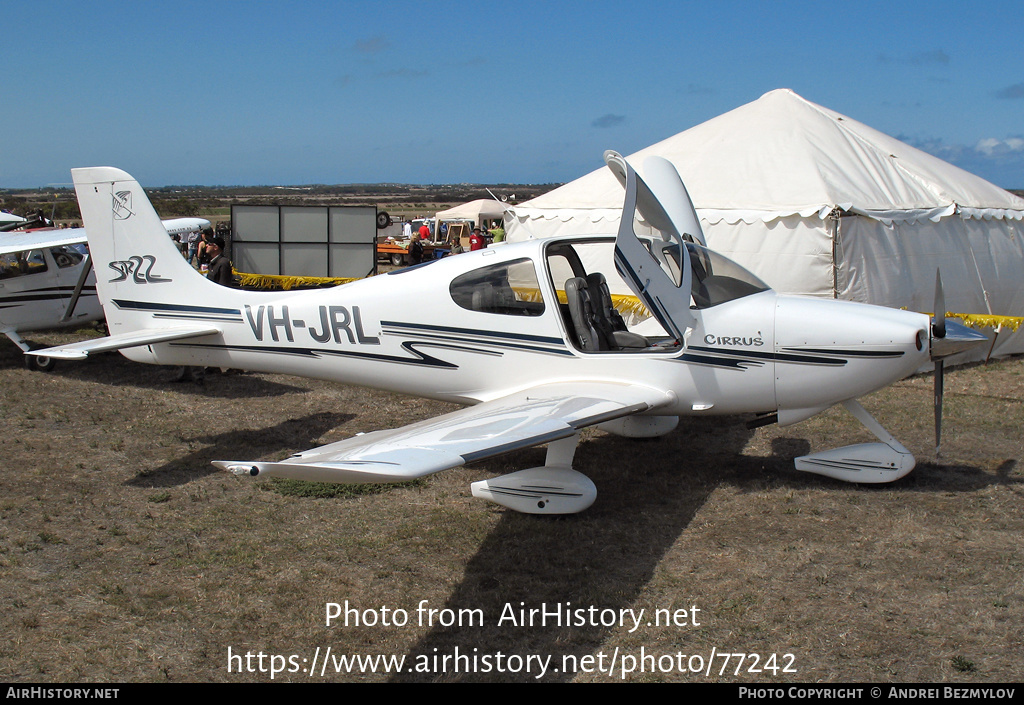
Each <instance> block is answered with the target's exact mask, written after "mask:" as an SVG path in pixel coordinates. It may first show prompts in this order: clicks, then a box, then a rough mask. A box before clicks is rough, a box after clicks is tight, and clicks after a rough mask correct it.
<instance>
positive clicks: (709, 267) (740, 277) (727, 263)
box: [686, 242, 769, 308]
mask: <svg viewBox="0 0 1024 705" xmlns="http://www.w3.org/2000/svg"><path fill="white" fill-rule="evenodd" d="M686 249H688V250H689V251H690V266H691V267H692V268H693V282H692V284H691V286H690V294H691V296H692V302H693V306H694V307H695V308H711V307H712V306H717V305H718V304H724V303H726V302H727V301H734V300H736V299H740V298H743V297H744V296H749V295H750V294H756V293H758V292H759V291H767V290H768V288H769V287H768V285H767V284H765V283H764V282H763V281H761V280H760V279H758V278H757V277H755V276H754V275H753V274H751V273H750V272H748V271H747V270H746V269H744V268H743V267H741V266H740V265H738V264H736V263H735V262H733V261H732V260H731V259H729V258H728V257H724V256H723V255H720V254H718V253H717V252H715V251H714V250H709V249H707V248H706V247H702V246H700V245H698V244H696V243H692V242H688V243H686Z"/></svg>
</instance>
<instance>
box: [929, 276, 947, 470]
mask: <svg viewBox="0 0 1024 705" xmlns="http://www.w3.org/2000/svg"><path fill="white" fill-rule="evenodd" d="M933 310H934V311H935V317H934V318H933V319H932V339H933V340H942V339H943V338H945V337H946V297H945V296H944V295H943V293H942V272H941V271H940V270H938V269H936V270H935V308H934V309H933ZM933 347H934V346H933ZM944 366H945V361H944V360H943V358H941V357H937V358H935V395H934V398H935V459H936V460H938V459H939V455H940V453H941V447H942V391H943V373H944Z"/></svg>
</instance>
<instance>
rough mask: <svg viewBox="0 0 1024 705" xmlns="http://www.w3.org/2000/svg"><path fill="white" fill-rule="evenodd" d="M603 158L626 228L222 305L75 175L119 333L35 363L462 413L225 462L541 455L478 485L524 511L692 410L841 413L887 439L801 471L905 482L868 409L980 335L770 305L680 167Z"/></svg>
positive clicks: (258, 468) (824, 457) (222, 297)
mask: <svg viewBox="0 0 1024 705" xmlns="http://www.w3.org/2000/svg"><path fill="white" fill-rule="evenodd" d="M605 160H606V162H607V164H608V167H609V168H610V169H611V170H612V171H613V172H614V173H615V175H616V176H617V177H618V179H619V180H620V182H622V184H623V185H624V187H625V202H624V206H623V215H622V219H621V225H620V227H619V232H618V233H617V234H611V235H609V236H607V237H600V236H596V237H595V236H586V237H566V238H551V239H543V240H532V241H527V242H522V243H515V244H509V245H506V246H503V247H496V248H490V249H484V250H479V251H476V252H467V253H464V254H459V255H455V256H451V257H447V258H445V259H442V260H438V261H435V262H431V263H428V264H423V265H418V266H415V267H410V268H407V269H402V270H398V271H395V272H391V273H389V274H386V275H381V276H377V277H373V278H370V279H364V280H361V281H357V282H352V283H350V284H346V285H343V286H338V287H336V288H333V289H329V290H322V289H321V290H310V291H295V292H284V293H281V292H250V291H241V290H238V289H228V288H217V289H216V290H214V289H213V288H212V287H216V286H217V284H214V283H212V282H208V281H206V280H204V279H203V278H202V276H201V275H200V274H198V273H196V272H195V271H194V270H193V269H192V268H191V267H189V266H188V265H187V264H186V263H185V261H184V260H183V259H182V257H181V255H180V254H179V253H178V252H177V250H176V249H175V248H174V246H173V245H172V243H171V242H170V240H169V239H168V238H167V235H166V232H165V231H164V229H163V228H162V227H161V225H160V221H159V219H158V218H157V215H156V213H155V212H154V211H153V209H152V207H151V206H150V205H149V203H148V201H147V200H146V197H145V195H144V193H143V190H142V188H141V187H140V186H139V184H138V183H137V182H136V181H135V180H134V179H133V178H132V177H131V176H129V175H128V174H126V173H125V172H123V171H120V170H118V169H114V168H109V167H97V168H88V169H76V170H74V171H73V172H72V174H73V177H74V182H75V189H76V191H77V194H78V200H79V205H80V207H81V210H82V215H83V218H84V219H85V225H86V229H87V232H88V235H89V245H90V248H91V251H92V253H93V256H94V258H95V260H96V262H97V263H98V264H97V271H100V272H102V276H99V277H98V279H97V283H96V288H97V290H98V292H99V296H100V298H101V300H102V302H103V306H104V309H105V311H106V315H107V322H108V325H109V328H110V333H111V335H110V336H109V337H108V338H101V339H98V340H92V341H87V342H85V343H78V344H72V345H68V346H64V347H57V348H51V349H49V350H46V351H42V352H41V354H44V355H50V356H53V357H57V358H69V359H75V358H83V357H85V356H86V355H88V354H89V353H90V352H97V351H106V350H115V349H117V350H121V352H122V354H124V355H125V356H126V357H128V358H130V359H132V360H137V361H140V362H148V363H154V364H161V365H211V366H218V367H231V368H241V369H248V370H254V371H263V372H274V373H285V374H294V375H301V376H304V377H311V378H317V379H327V380H334V381H337V382H343V383H348V384H357V385H362V386H370V387H375V388H380V389H386V390H390V391H394V392H401V393H405V394H411V395H416V396H421V397H427V398H431V399H440V400H445V401H450V402H458V403H461V404H465V405H466V408H463V409H461V410H459V411H455V412H452V413H449V414H445V415H443V416H439V417H437V418H434V419H430V420H428V421H423V422H420V423H415V424H411V425H409V426H405V427H403V428H398V429H392V430H382V431H376V432H373V433H367V434H364V435H357V436H355V437H352V438H349V439H347V440H344V441H340V442H337V443H331V444H329V445H325V446H322V447H320V448H314V449H312V450H308V451H305V452H301V453H297V454H295V455H293V456H292V457H290V458H286V459H284V460H279V461H259V460H257V461H236V460H227V461H218V462H216V463H215V465H217V466H218V467H220V468H222V469H225V470H228V471H231V472H233V473H236V474H239V475H269V476H277V477H290V478H296V479H301V480H314V481H328V482H343V483H361V482H398V481H405V480H409V479H412V478H416V477H421V476H424V475H428V474H430V473H434V472H438V471H440V470H445V469H447V468H452V467H456V466H459V465H462V464H463V463H467V462H471V461H474V460H478V459H481V458H486V457H489V456H493V455H496V454H499V453H502V452H505V451H509V450H514V449H517V448H523V447H527V446H533V445H538V444H548V449H547V455H546V460H545V464H544V466H542V467H537V468H530V469H526V470H521V471H519V472H515V473H511V474H508V475H503V476H501V477H496V478H493V479H489V480H481V481H479V482H475V483H473V488H472V491H473V494H474V495H476V496H478V497H484V498H486V499H490V500H492V501H495V502H497V503H499V504H502V505H504V506H507V507H510V508H512V509H515V510H518V511H522V512H530V513H552V514H558V513H571V512H578V511H582V510H584V509H586V508H587V507H589V506H590V505H591V504H592V503H593V501H594V499H595V497H596V489H595V487H594V484H593V483H592V482H591V480H590V479H589V478H587V477H586V476H585V475H583V474H581V473H579V472H577V471H576V470H574V469H573V468H572V460H573V456H574V454H575V449H576V444H577V442H578V440H579V435H580V431H581V430H582V429H583V428H585V427H587V426H599V427H601V428H602V429H605V430H607V431H609V432H612V433H616V434H620V435H624V436H635V437H643V436H657V435H663V434H666V433H668V432H670V431H671V430H672V429H674V428H675V426H676V425H677V423H678V419H679V417H680V416H690V415H708V414H741V413H754V414H757V415H758V416H757V417H756V422H755V423H771V422H777V423H779V424H791V423H795V422H797V421H800V420H802V419H806V418H808V417H810V416H812V415H814V414H816V413H818V412H820V411H823V410H824V409H827V408H829V407H831V406H833V405H835V404H837V403H842V404H844V405H845V406H846V407H847V408H848V409H849V410H850V411H851V412H852V413H853V414H854V415H855V416H856V417H857V418H858V419H860V420H861V421H862V422H863V423H864V424H865V425H866V426H867V427H868V428H869V429H871V431H872V432H873V433H874V434H875V435H876V436H877V437H878V439H879V442H877V443H865V444H860V445H855V446H849V447H846V448H841V449H836V450H831V451H824V452H820V453H815V454H812V455H808V456H804V457H802V458H798V459H797V460H796V465H797V467H798V468H799V469H801V470H806V471H809V472H814V473H819V474H822V475H827V476H830V477H833V478H838V479H841V480H847V481H852V482H888V481H892V480H896V479H898V478H900V477H903V476H904V475H906V474H907V473H908V472H909V471H910V470H911V469H912V468H913V467H914V462H915V461H914V458H913V456H912V455H911V454H910V453H909V452H908V451H907V449H906V448H904V447H903V446H902V445H900V444H899V443H898V442H897V441H896V440H895V439H894V438H893V437H892V436H891V435H890V434H889V433H888V432H886V431H885V429H883V428H882V427H881V425H879V424H878V423H877V422H876V421H875V420H874V419H873V418H872V417H871V416H870V415H869V414H868V413H867V412H866V411H865V410H864V409H863V407H862V406H861V405H860V404H859V403H858V402H857V401H856V399H857V398H858V397H860V396H862V395H865V394H867V393H869V392H871V391H874V390H876V389H879V388H881V387H884V386H886V385H889V384H891V383H893V382H895V381H897V380H899V379H902V378H904V377H906V376H907V375H909V374H911V373H913V372H915V371H916V370H918V369H919V368H920V367H921V366H922V364H926V363H927V362H928V361H929V359H937V358H941V357H942V356H945V355H947V354H951V353H952V352H955V351H957V350H959V349H963V346H969V345H971V344H975V343H977V342H980V341H983V340H984V337H983V336H979V335H978V334H975V333H973V332H971V331H969V330H967V329H963V330H961V329H960V327H959V326H958V325H956V324H953V323H950V324H948V325H949V327H950V328H949V330H946V325H947V324H945V322H944V321H943V320H941V317H940V320H937V321H936V322H935V324H934V325H933V324H932V322H931V321H930V320H929V317H928V316H927V315H925V314H919V313H911V312H907V311H898V310H894V309H888V308H880V307H876V306H869V305H863V304H856V303H850V302H842V301H833V300H820V299H809V298H800V297H793V296H782V295H779V294H777V293H776V292H774V291H772V290H771V289H770V288H769V287H768V286H766V285H765V284H764V283H762V282H761V281H759V280H758V279H756V278H755V277H754V276H753V275H751V274H750V273H749V272H747V271H745V270H744V269H743V268H741V267H740V266H738V265H736V264H735V263H733V262H731V261H729V260H727V259H726V258H724V257H722V256H720V255H718V254H717V253H715V252H713V251H711V250H709V249H708V248H707V247H706V246H705V243H704V237H703V234H702V233H701V230H700V225H699V221H698V220H697V216H696V213H695V211H694V209H693V206H692V204H691V202H690V198H689V196H688V195H687V193H686V189H685V187H684V186H683V183H682V181H681V180H680V178H679V175H678V173H677V172H676V170H675V167H673V166H672V165H671V163H669V162H667V161H666V160H663V159H660V158H651V159H648V160H647V161H646V162H645V163H644V173H645V176H646V180H644V179H641V178H640V177H639V176H638V175H637V174H636V172H635V171H634V170H633V169H632V168H631V167H630V166H629V165H628V164H627V163H626V162H625V160H623V159H622V158H621V157H620V156H619V155H618V154H615V153H614V152H609V153H607V154H606V155H605ZM637 211H639V213H640V215H641V216H642V221H643V222H644V223H646V225H642V224H641V225H638V224H637V222H638V221H637V218H636V217H635V214H636V212H637ZM638 229H640V230H642V232H640V233H637V232H636V230H638ZM627 287H628V288H627ZM629 290H632V292H633V294H634V295H635V296H636V297H637V298H639V300H640V301H641V302H642V303H643V305H644V306H645V307H646V312H645V314H644V315H645V316H647V320H646V321H641V322H640V324H639V325H637V324H636V323H635V322H634V324H633V325H632V326H627V324H626V323H625V321H624V320H623V318H622V316H621V315H620V314H619V312H618V311H616V310H615V308H614V307H613V297H612V295H611V292H627V291H629Z"/></svg>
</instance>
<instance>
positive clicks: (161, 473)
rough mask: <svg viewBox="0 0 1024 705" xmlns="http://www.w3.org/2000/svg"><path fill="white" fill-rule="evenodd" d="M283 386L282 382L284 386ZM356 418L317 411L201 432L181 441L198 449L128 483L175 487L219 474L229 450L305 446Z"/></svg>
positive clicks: (267, 451)
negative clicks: (217, 463)
mask: <svg viewBox="0 0 1024 705" xmlns="http://www.w3.org/2000/svg"><path fill="white" fill-rule="evenodd" d="M282 386H283V385H282ZM354 418H355V415H354V414H341V413H318V414H310V415H309V416H304V417H302V418H294V419H288V420H286V421H282V422H281V423H279V424H276V425H274V426H270V427H268V428H260V429H240V430H235V431H226V432H224V433H214V434H208V433H200V434H196V435H194V436H189V437H183V438H182V439H181V440H182V441H183V442H184V443H186V444H187V445H188V446H189V447H193V446H196V449H195V450H193V451H191V452H189V453H187V454H185V455H183V456H180V457H178V458H175V459H174V460H172V461H170V462H167V463H164V464H163V465H161V466H159V467H156V468H153V469H152V470H142V471H140V472H139V474H138V475H136V476H135V477H134V478H133V479H131V480H129V481H128V483H127V484H129V485H133V486H135V487H146V488H155V487H174V486H177V485H183V484H185V483H187V482H191V481H193V480H197V479H199V478H202V477H206V476H208V475H213V474H217V473H220V472H221V471H220V470H218V469H217V468H215V467H214V466H213V465H212V464H211V463H212V462H213V461H214V460H216V459H217V458H218V457H220V455H221V454H222V453H223V452H225V450H227V451H228V452H238V453H243V452H244V453H252V454H253V455H255V456H262V455H280V454H282V453H286V452H287V451H288V450H289V449H294V448H304V447H306V446H307V445H308V444H310V443H312V442H313V441H315V440H316V439H317V438H319V437H320V436H322V435H323V434H325V433H327V432H328V431H330V430H331V429H333V428H336V427H338V426H340V425H342V424H344V423H346V422H348V421H351V420H352V419H354Z"/></svg>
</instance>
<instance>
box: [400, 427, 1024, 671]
mask: <svg viewBox="0 0 1024 705" xmlns="http://www.w3.org/2000/svg"><path fill="white" fill-rule="evenodd" d="M732 421H733V422H734V423H725V424H723V423H722V420H721V419H717V420H716V419H700V420H689V422H688V424H687V428H686V430H685V432H684V431H682V430H678V431H675V432H673V433H672V434H669V435H668V436H665V437H663V438H661V439H659V440H655V441H640V442H637V441H630V440H627V439H622V438H617V437H614V436H610V435H609V436H602V437H597V438H593V439H590V440H589V441H587V442H586V443H582V444H581V445H580V447H579V455H578V458H579V460H580V462H581V463H583V464H585V465H586V466H587V467H589V468H590V470H591V473H592V475H593V477H594V480H595V482H596V483H597V484H598V486H599V487H601V492H600V493H599V494H598V498H597V501H596V502H595V504H594V505H593V506H592V507H591V508H590V510H589V511H588V512H586V513H584V514H581V515H572V516H568V517H559V518H552V517H537V516H532V515H524V514H519V513H515V512H508V511H506V512H505V513H504V515H503V516H502V518H501V520H500V521H499V523H498V525H497V526H496V527H495V529H494V530H493V531H492V532H491V533H490V535H488V536H487V538H486V539H485V540H484V541H483V543H481V545H480V547H479V549H478V550H477V551H476V553H475V555H474V556H473V558H472V559H471V560H470V561H469V563H468V565H467V566H466V569H465V573H464V577H463V579H462V581H461V583H460V584H459V585H458V586H456V587H455V588H454V590H452V592H451V595H450V597H449V598H448V599H447V601H446V602H445V604H444V605H443V607H442V606H439V605H431V607H434V608H437V609H448V610H453V611H455V612H458V611H459V610H480V611H481V612H482V613H483V615H484V620H485V622H484V623H485V628H472V627H470V628H461V629H460V628H455V627H452V628H445V627H441V626H438V627H435V628H433V629H432V630H431V631H429V632H428V633H427V634H426V635H425V636H424V637H423V638H422V639H421V640H420V641H419V642H418V643H416V644H415V645H414V646H413V647H412V648H411V649H410V650H409V651H408V652H407V653H406V659H405V662H406V664H407V669H406V672H404V673H401V674H396V675H394V676H393V677H392V679H391V680H392V681H393V682H424V681H435V680H455V681H465V682H474V681H479V682H490V681H495V680H506V681H514V682H536V678H535V677H536V676H537V675H538V673H537V671H536V670H534V671H533V672H531V673H527V672H526V671H525V668H524V669H523V671H522V672H520V673H518V674H515V673H505V674H499V673H497V672H496V671H494V670H491V671H490V672H486V673H480V672H475V673H474V672H460V673H452V672H451V671H452V670H453V669H454V665H453V664H454V661H449V663H448V669H447V672H445V673H438V672H436V671H432V672H410V668H411V667H413V666H415V664H417V663H421V664H424V663H425V664H427V665H428V666H429V667H433V666H434V665H437V663H438V661H437V660H438V659H440V658H442V657H443V656H444V655H453V654H455V653H456V648H457V649H458V653H459V654H461V655H462V656H465V657H468V658H469V659H472V658H473V657H474V656H475V657H477V658H478V659H479V658H480V657H482V656H484V655H488V656H492V657H493V655H494V654H496V653H497V652H499V651H500V652H502V653H503V654H505V655H506V657H507V656H509V655H518V656H525V655H526V654H539V655H541V656H547V655H551V656H552V660H551V667H552V668H557V669H558V671H559V672H550V671H549V672H548V673H547V674H546V675H545V677H544V679H543V680H544V681H545V682H559V681H568V680H571V679H572V678H573V677H574V676H576V675H577V673H576V672H574V671H571V670H566V671H563V670H562V663H563V661H562V659H563V656H568V657H570V658H569V660H570V661H572V659H575V660H576V662H577V663H582V661H581V659H583V658H584V657H594V655H595V654H597V653H598V652H601V651H602V650H603V644H605V642H606V641H607V639H608V637H609V636H610V634H611V633H612V630H613V628H611V627H605V626H600V625H598V626H590V625H587V626H568V627H566V626H562V627H559V626H551V623H549V624H548V626H532V627H531V626H513V625H512V623H510V622H506V623H505V626H503V627H502V628H497V627H496V626H493V625H495V624H496V622H497V620H498V619H499V617H501V615H502V614H503V613H505V614H509V613H507V612H506V610H508V609H509V606H511V609H513V610H516V612H515V614H516V615H517V616H518V614H519V613H518V610H519V609H520V608H521V607H522V608H523V609H527V610H529V609H539V608H541V607H542V605H544V604H546V605H547V606H548V607H549V608H551V607H553V606H555V605H558V604H561V605H565V603H567V602H569V603H571V605H570V606H569V608H568V609H578V608H583V609H586V608H589V607H590V606H594V607H596V608H598V609H600V610H612V611H614V612H615V613H616V614H618V612H619V610H620V609H625V610H628V609H630V608H635V606H636V604H637V602H638V601H641V597H642V593H643V591H644V588H645V587H646V586H647V585H648V583H649V582H650V581H651V580H652V578H653V577H654V575H655V571H656V569H657V567H658V565H659V564H660V563H661V562H662V561H663V559H664V558H665V556H666V554H667V553H668V552H669V551H670V549H671V547H672V546H673V545H674V544H675V542H676V541H677V540H678V539H679V537H680V536H681V535H682V534H683V532H684V531H686V529H687V528H688V527H689V526H690V525H691V523H692V522H693V521H694V518H695V517H696V516H697V514H698V513H699V512H700V510H701V509H702V508H703V507H704V506H705V504H706V502H707V501H708V498H709V497H710V496H711V494H712V493H713V492H714V491H715V490H716V489H718V488H720V487H723V486H725V485H732V486H734V487H736V488H738V490H739V491H740V492H741V493H744V492H755V491H763V490H765V489H766V488H773V487H775V488H785V487H792V488H794V489H798V490H806V489H807V488H808V487H809V486H810V487H813V486H821V485H824V486H827V487H828V488H829V489H830V490H833V491H839V492H844V493H845V492H865V491H868V492H876V491H877V492H885V493H892V492H897V493H902V492H949V491H958V492H970V491H975V490H978V489H981V488H984V487H986V486H990V485H995V484H1008V483H1009V484H1014V485H1019V484H1022V483H1024V480H1021V479H1020V478H1009V477H1008V475H1009V473H1011V472H1012V471H1013V469H1014V468H1015V467H1016V464H1017V461H1016V460H1008V461H1006V462H1005V463H1003V465H1002V466H1001V467H1000V468H999V469H998V470H997V472H996V473H995V474H994V475H993V474H992V473H990V472H985V471H984V470H982V469H980V468H977V467H970V466H961V465H954V466H942V465H935V464H930V463H924V464H922V466H920V467H919V469H918V471H917V473H915V474H913V475H911V476H910V477H907V478H903V479H902V480H900V481H898V482H896V483H894V484H891V485H886V486H881V487H875V486H872V487H863V486H860V487H858V486H851V485H849V484H848V483H844V482H841V481H837V480H831V479H828V478H814V477H808V476H806V475H803V474H800V473H798V472H797V471H795V470H793V468H792V458H793V455H794V454H802V453H806V452H807V450H808V449H809V447H810V443H809V442H808V441H807V440H805V439H800V438H790V437H784V438H777V439H774V440H773V441H772V455H771V456H768V457H755V456H745V455H743V454H742V449H743V447H744V446H745V444H746V442H747V441H748V440H749V438H750V437H751V435H752V434H753V431H749V430H747V429H746V427H745V426H744V425H743V423H742V419H738V418H737V419H733V420H732ZM539 452H540V451H538V450H536V449H533V450H531V451H522V452H521V453H520V454H517V455H520V456H528V455H529V454H531V453H534V454H536V453H539ZM501 460H502V459H501V458H497V459H493V460H491V461H487V462H484V463H478V464H476V465H475V466H474V467H478V468H485V469H487V470H488V471H493V472H498V473H500V472H505V468H504V467H503V465H502V463H501V462H500V461H501ZM529 460H530V458H529V457H526V458H524V457H517V458H512V459H511V460H507V461H506V462H508V463H512V464H514V465H519V466H521V465H523V464H524V463H528V462H529ZM701 597H702V596H701V595H679V596H678V598H679V601H680V604H666V605H654V607H655V608H671V609H672V610H674V609H677V608H681V607H686V606H689V605H690V604H691V603H700V598H701ZM521 603H522V604H521ZM649 616H650V615H649V614H646V615H645V616H644V619H645V622H644V624H643V626H641V627H640V628H639V630H638V631H637V634H638V635H639V638H641V639H642V638H643V635H644V633H645V632H648V633H649V631H650V628H649V627H648V626H647V624H646V620H647V617H649ZM614 629H615V630H616V631H618V627H616V628H614ZM681 638H684V639H685V634H683V635H681ZM680 650H682V651H685V649H682V648H680ZM610 656H611V653H610V652H609V653H607V654H606V661H605V665H606V666H607V664H608V661H607V659H609V658H610ZM477 663H478V664H479V663H481V662H480V661H478V662H477ZM491 664H492V666H493V665H494V661H493V660H492V662H491ZM719 665H720V664H719ZM716 668H717V666H716ZM463 670H464V669H463ZM478 670H479V669H478Z"/></svg>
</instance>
